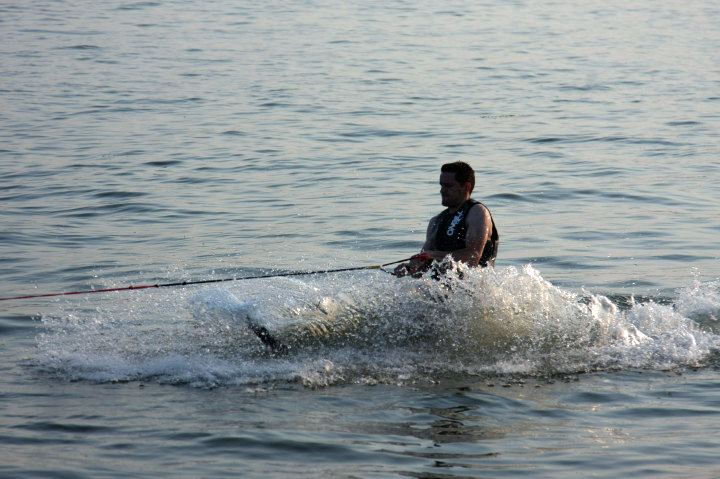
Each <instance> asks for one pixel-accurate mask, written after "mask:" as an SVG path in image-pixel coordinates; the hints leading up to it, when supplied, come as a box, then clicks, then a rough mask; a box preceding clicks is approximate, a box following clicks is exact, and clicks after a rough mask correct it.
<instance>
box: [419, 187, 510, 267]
mask: <svg viewBox="0 0 720 479" xmlns="http://www.w3.org/2000/svg"><path fill="white" fill-rule="evenodd" d="M478 204H479V205H482V206H485V205H483V204H482V203H480V202H479V201H476V200H473V199H469V200H467V201H466V202H465V203H463V204H462V206H461V207H460V208H459V209H458V210H457V211H456V212H455V214H452V213H450V209H449V208H448V209H446V210H445V211H443V212H442V213H440V215H439V216H438V221H437V224H436V227H435V235H434V239H433V243H434V245H433V248H432V249H436V250H438V251H456V250H459V249H463V248H465V247H466V246H467V243H466V241H465V238H466V236H467V223H466V219H467V214H468V212H469V211H470V208H472V207H473V206H475V205H478ZM486 209H487V207H486ZM489 212H490V210H488V213H489ZM490 221H491V222H492V233H491V234H490V238H488V240H487V242H486V243H485V247H484V248H483V252H482V255H481V256H480V261H479V265H480V266H487V265H488V264H491V265H492V264H495V257H496V256H497V252H498V245H499V243H500V235H498V231H497V228H496V227H495V220H493V219H492V215H490Z"/></svg>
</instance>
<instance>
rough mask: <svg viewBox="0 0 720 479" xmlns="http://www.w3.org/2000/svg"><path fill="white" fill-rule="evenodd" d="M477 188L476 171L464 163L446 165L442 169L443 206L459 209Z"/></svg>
mask: <svg viewBox="0 0 720 479" xmlns="http://www.w3.org/2000/svg"><path fill="white" fill-rule="evenodd" d="M474 188H475V171H474V170H473V169H472V167H471V166H470V165H468V164H467V163H465V162H463V161H456V162H454V163H446V164H444V165H442V168H440V196H442V204H443V206H449V207H451V208H458V207H459V206H460V205H462V204H463V203H464V202H465V200H467V199H468V198H470V193H472V190H473V189H474Z"/></svg>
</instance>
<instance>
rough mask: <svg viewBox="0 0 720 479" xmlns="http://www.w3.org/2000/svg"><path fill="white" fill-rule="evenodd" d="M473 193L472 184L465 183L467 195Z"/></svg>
mask: <svg viewBox="0 0 720 479" xmlns="http://www.w3.org/2000/svg"><path fill="white" fill-rule="evenodd" d="M471 192H472V184H471V183H470V182H469V181H468V182H466V183H465V194H466V195H469V194H470V193H471Z"/></svg>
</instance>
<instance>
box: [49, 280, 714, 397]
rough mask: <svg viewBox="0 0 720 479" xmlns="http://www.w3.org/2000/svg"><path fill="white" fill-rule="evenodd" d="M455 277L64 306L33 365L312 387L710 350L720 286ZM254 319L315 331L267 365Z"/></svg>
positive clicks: (574, 368) (184, 292)
mask: <svg viewBox="0 0 720 479" xmlns="http://www.w3.org/2000/svg"><path fill="white" fill-rule="evenodd" d="M458 272H459V273H461V274H462V275H463V277H464V279H462V280H458V279H457V278H455V279H453V276H452V275H451V276H450V279H448V280H447V281H445V282H444V283H441V282H437V281H434V280H432V279H430V278H423V279H419V280H418V279H411V278H404V279H400V280H398V279H397V278H394V277H392V276H390V275H386V274H384V273H381V272H362V273H343V274H335V275H319V276H313V277H306V278H304V280H302V281H301V280H298V279H289V278H274V279H266V280H253V281H240V282H236V283H230V284H227V285H226V287H223V288H192V287H186V288H177V289H172V290H156V291H147V292H134V293H132V294H130V295H125V296H123V295H121V294H109V295H106V296H104V297H101V298H100V299H97V300H94V301H95V302H94V303H92V304H91V303H89V302H84V303H80V304H77V303H72V302H66V303H61V306H60V309H59V310H58V311H57V313H56V314H53V315H49V316H46V317H44V318H43V324H44V326H45V331H44V332H42V333H41V334H39V335H38V357H37V361H36V364H37V366H38V367H39V368H41V369H43V370H45V371H47V372H49V373H50V374H53V375H56V376H58V377H61V378H67V379H81V380H89V381H103V382H104V381H118V380H120V381H131V380H142V381H148V380H152V381H158V382H170V383H187V384H192V385H197V386H207V387H215V386H218V385H236V384H257V383H261V382H268V381H269V382H275V381H297V382H300V383H302V384H306V385H311V386H313V385H314V386H318V385H327V384H334V383H338V382H367V383H373V382H379V381H381V382H404V381H413V380H419V379H423V378H424V379H430V380H434V379H437V378H442V376H443V375H445V374H447V373H455V372H457V373H470V374H493V375H496V374H500V375H502V374H530V375H552V374H564V373H571V372H578V371H587V370H595V369H617V368H620V369H633V368H650V369H667V368H676V367H684V366H688V365H693V366H697V365H700V366H701V365H702V364H703V362H704V361H705V360H706V358H708V357H709V355H710V354H711V352H712V351H713V350H714V349H716V348H717V345H718V336H717V335H716V334H715V333H714V331H715V329H716V328H715V327H714V323H715V322H716V321H717V319H716V318H717V317H718V311H720V307H719V305H720V302H719V301H718V299H719V298H720V294H718V290H719V289H718V283H717V282H715V283H706V284H701V283H697V284H693V285H691V286H690V287H688V288H687V289H685V290H682V291H680V292H679V294H678V297H677V299H676V301H675V303H674V304H660V303H659V302H652V301H650V302H645V303H642V304H640V303H634V302H632V301H631V302H630V305H629V306H623V307H622V308H621V307H619V306H618V305H617V304H615V303H613V302H612V301H611V300H610V299H609V298H607V297H604V296H601V295H596V294H592V293H591V292H587V291H577V292H573V291H567V290H563V289H561V288H558V287H555V286H554V285H552V284H551V283H549V282H548V281H546V280H545V279H544V278H543V277H542V276H541V275H540V273H539V272H538V271H537V270H535V269H534V268H533V267H531V266H525V267H523V268H514V267H507V268H502V269H498V270H492V269H486V270H466V269H462V268H460V269H459V270H458ZM328 318H330V319H331V320H332V321H330V322H328ZM698 318H700V321H698ZM248 321H250V322H251V323H252V324H255V325H263V326H267V327H268V329H269V330H270V331H271V332H273V333H274V334H277V335H278V337H280V338H283V339H284V340H288V337H291V339H290V341H291V342H292V341H293V339H292V336H293V335H295V336H297V334H296V333H297V331H302V330H305V331H307V330H308V328H307V327H306V324H308V323H313V322H315V323H318V321H319V322H320V323H319V324H320V329H317V328H315V329H312V331H313V333H312V334H310V335H308V334H306V335H305V336H304V338H310V339H311V340H309V341H307V343H305V342H304V341H306V339H297V338H296V339H295V340H294V341H295V342H294V343H293V349H292V350H291V354H290V355H288V356H286V357H274V356H272V355H271V354H269V353H268V351H267V348H266V347H265V346H264V345H263V344H262V343H261V342H260V341H259V339H258V338H257V337H256V336H255V334H253V332H252V331H251V330H250V328H248V327H247V324H248ZM297 337H302V336H297Z"/></svg>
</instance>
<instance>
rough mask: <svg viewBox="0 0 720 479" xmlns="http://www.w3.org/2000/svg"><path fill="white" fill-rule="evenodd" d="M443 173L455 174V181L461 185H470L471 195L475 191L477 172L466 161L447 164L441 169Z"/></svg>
mask: <svg viewBox="0 0 720 479" xmlns="http://www.w3.org/2000/svg"><path fill="white" fill-rule="evenodd" d="M440 171H442V172H443V173H455V181H457V182H458V183H460V184H465V183H470V193H472V190H474V189H475V170H473V169H472V166H470V165H468V164H467V163H465V162H464V161H455V162H453V163H445V164H444V165H442V168H440Z"/></svg>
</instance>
